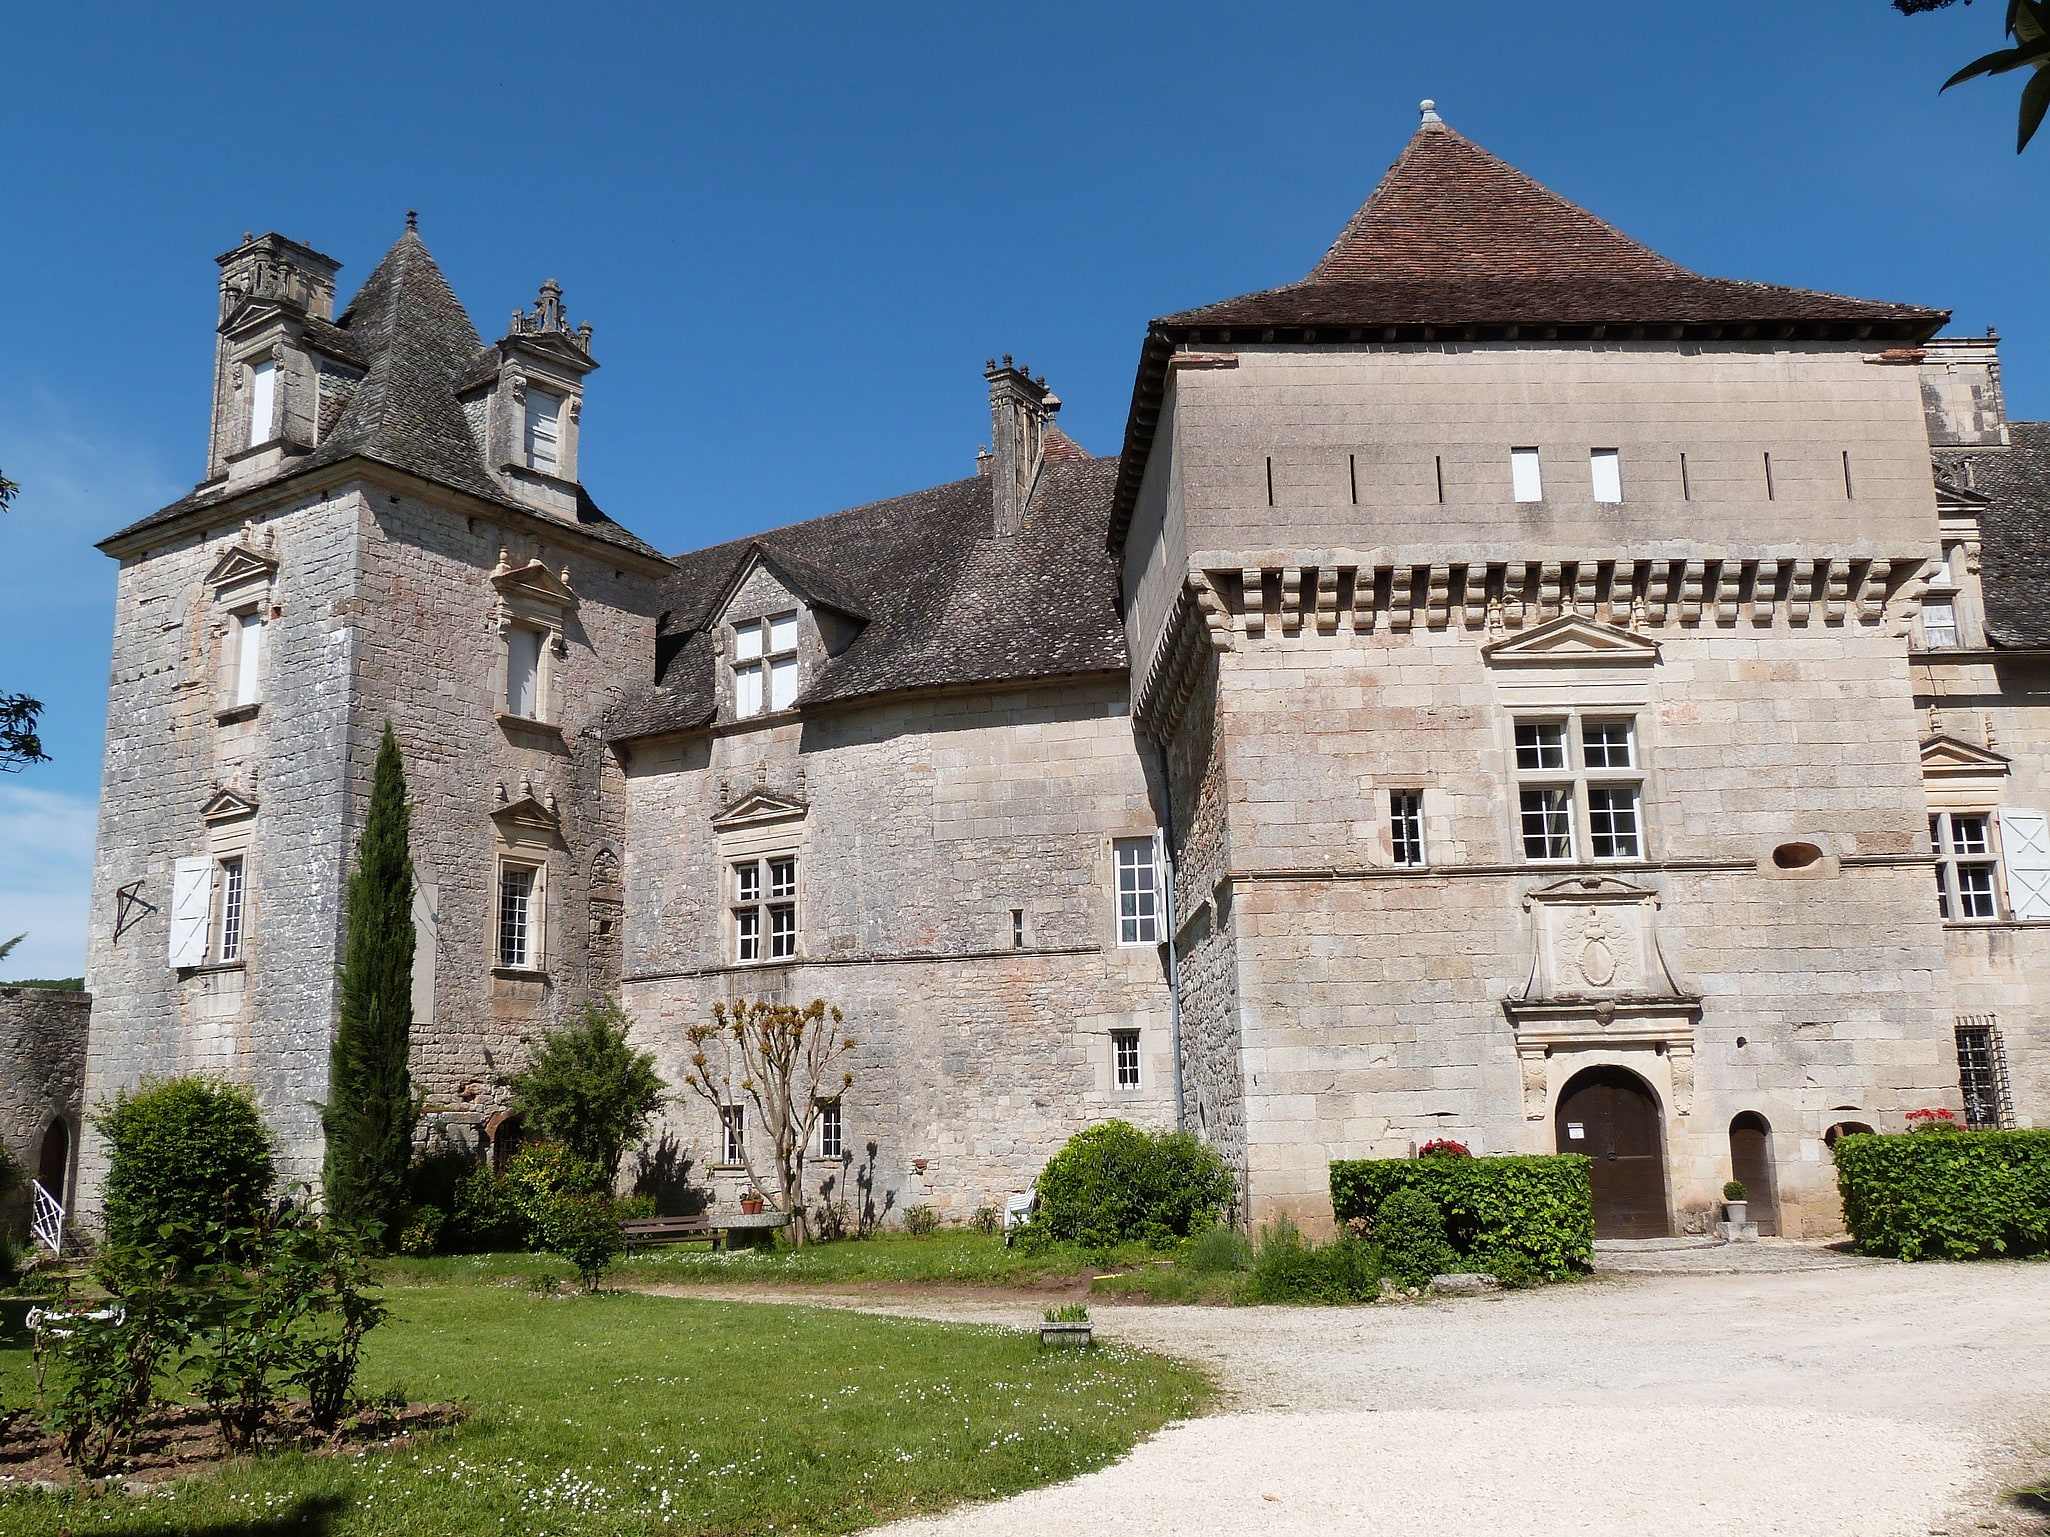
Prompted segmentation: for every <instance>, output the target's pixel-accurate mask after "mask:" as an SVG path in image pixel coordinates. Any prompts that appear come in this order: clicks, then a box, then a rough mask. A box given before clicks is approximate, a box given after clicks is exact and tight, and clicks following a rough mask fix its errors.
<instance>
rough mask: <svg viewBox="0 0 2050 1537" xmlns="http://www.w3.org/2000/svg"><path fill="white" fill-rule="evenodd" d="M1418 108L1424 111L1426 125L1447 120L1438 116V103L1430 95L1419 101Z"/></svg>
mask: <svg viewBox="0 0 2050 1537" xmlns="http://www.w3.org/2000/svg"><path fill="white" fill-rule="evenodd" d="M1417 110H1418V111H1419V112H1421V113H1423V115H1424V125H1425V126H1426V127H1428V126H1429V125H1430V124H1432V123H1443V122H1444V121H1445V119H1443V118H1442V117H1440V116H1438V104H1437V103H1436V102H1435V101H1432V100H1431V98H1430V97H1428V96H1426V97H1425V98H1424V99H1423V100H1422V101H1420V102H1418V103H1417Z"/></svg>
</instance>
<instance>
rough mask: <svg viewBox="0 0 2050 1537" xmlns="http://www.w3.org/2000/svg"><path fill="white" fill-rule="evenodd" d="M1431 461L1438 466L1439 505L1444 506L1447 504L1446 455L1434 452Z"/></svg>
mask: <svg viewBox="0 0 2050 1537" xmlns="http://www.w3.org/2000/svg"><path fill="white" fill-rule="evenodd" d="M1431 463H1432V464H1434V465H1435V466H1437V470H1438V505H1439V506H1441V507H1442V506H1444V505H1445V456H1444V455H1443V454H1433V455H1431Z"/></svg>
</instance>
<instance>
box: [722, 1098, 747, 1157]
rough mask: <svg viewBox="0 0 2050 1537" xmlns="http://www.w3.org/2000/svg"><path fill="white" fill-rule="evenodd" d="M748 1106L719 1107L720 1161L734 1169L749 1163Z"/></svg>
mask: <svg viewBox="0 0 2050 1537" xmlns="http://www.w3.org/2000/svg"><path fill="white" fill-rule="evenodd" d="M746 1137H747V1106H745V1105H721V1106H720V1107H719V1161H720V1162H721V1163H722V1164H725V1165H727V1166H728V1167H732V1166H735V1165H738V1164H742V1163H745V1162H746V1161H747V1152H746V1148H745V1141H746Z"/></svg>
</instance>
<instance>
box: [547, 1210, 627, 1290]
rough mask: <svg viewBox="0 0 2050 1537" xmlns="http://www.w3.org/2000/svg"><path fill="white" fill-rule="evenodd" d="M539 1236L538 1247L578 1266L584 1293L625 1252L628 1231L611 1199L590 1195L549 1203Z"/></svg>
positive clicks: (594, 1287) (594, 1284) (591, 1287)
mask: <svg viewBox="0 0 2050 1537" xmlns="http://www.w3.org/2000/svg"><path fill="white" fill-rule="evenodd" d="M536 1237H537V1239H538V1242H537V1245H536V1247H538V1248H543V1249H546V1250H548V1251H549V1252H550V1253H551V1254H560V1255H561V1256H562V1257H563V1258H564V1259H566V1260H568V1261H569V1262H570V1263H571V1264H572V1265H574V1266H576V1267H577V1276H578V1278H579V1279H581V1280H582V1281H583V1283H584V1290H585V1291H596V1290H597V1289H598V1281H599V1279H600V1278H601V1277H602V1276H603V1275H604V1274H605V1272H606V1271H608V1270H610V1269H611V1268H612V1265H613V1262H614V1261H615V1260H617V1259H618V1258H619V1256H620V1255H621V1254H623V1253H625V1252H626V1229H625V1227H624V1226H623V1225H622V1222H621V1219H620V1215H619V1212H618V1210H617V1209H616V1208H615V1207H614V1205H613V1202H612V1199H611V1197H609V1196H605V1195H599V1194H597V1193H595V1192H594V1193H591V1194H586V1195H564V1196H558V1197H557V1198H556V1199H555V1200H554V1201H552V1202H550V1203H549V1207H548V1211H547V1214H546V1215H545V1216H544V1217H543V1219H542V1221H541V1223H540V1225H539V1229H538V1231H537V1234H536Z"/></svg>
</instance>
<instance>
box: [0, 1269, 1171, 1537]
mask: <svg viewBox="0 0 2050 1537" xmlns="http://www.w3.org/2000/svg"><path fill="white" fill-rule="evenodd" d="M483 1258H495V1257H483ZM507 1258H509V1259H510V1260H513V1261H517V1262H518V1263H519V1265H520V1266H521V1267H524V1268H523V1270H515V1269H512V1268H509V1267H505V1266H488V1265H476V1264H471V1263H470V1262H468V1261H465V1260H460V1259H456V1260H446V1261H442V1260H436V1261H422V1262H415V1263H416V1264H417V1267H418V1270H415V1271H414V1273H410V1274H409V1273H408V1271H409V1270H413V1267H412V1266H400V1265H393V1266H390V1267H387V1268H386V1269H385V1271H384V1280H385V1288H384V1298H385V1301H386V1302H387V1304H388V1305H389V1307H390V1309H391V1316H390V1318H389V1320H388V1321H387V1322H386V1323H385V1325H384V1326H383V1327H382V1328H380V1329H378V1330H377V1331H376V1332H375V1333H374V1334H372V1335H371V1336H370V1337H369V1338H368V1339H367V1340H366V1341H365V1346H364V1360H363V1373H364V1380H365V1382H366V1384H367V1385H369V1387H370V1388H371V1389H372V1396H373V1397H375V1398H388V1397H405V1398H408V1399H422V1400H433V1401H443V1402H455V1403H460V1404H462V1405H463V1406H464V1407H465V1409H466V1410H467V1411H468V1418H467V1419H466V1420H465V1421H464V1422H463V1423H462V1424H460V1425H457V1426H454V1427H452V1428H448V1429H439V1430H432V1431H427V1432H425V1433H421V1432H417V1431H415V1432H402V1433H401V1437H402V1438H401V1439H400V1440H398V1441H397V1443H396V1444H394V1445H392V1446H391V1447H390V1448H389V1449H381V1450H372V1448H371V1446H370V1444H369V1443H367V1442H354V1443H351V1444H350V1446H349V1447H348V1452H349V1454H348V1455H342V1456H325V1455H317V1454H315V1453H313V1452H309V1451H307V1450H304V1449H282V1450H262V1451H260V1452H259V1454H258V1455H256V1456H254V1457H250V1458H244V1459H240V1460H237V1461H231V1462H227V1463H224V1464H222V1465H220V1466H219V1468H218V1469H217V1470H216V1471H214V1472H212V1473H211V1474H210V1475H208V1476H205V1477H198V1478H189V1479H178V1480H175V1481H172V1480H165V1481H162V1482H158V1483H157V1485H156V1492H155V1493H154V1494H153V1495H152V1497H150V1498H148V1499H124V1498H120V1497H118V1496H115V1497H109V1496H107V1495H94V1494H90V1493H87V1492H84V1491H80V1490H70V1489H67V1490H65V1491H62V1492H56V1493H49V1492H42V1493H38V1492H26V1493H21V1494H15V1495H10V1496H6V1497H4V1498H0V1530H4V1531H5V1532H6V1533H7V1534H8V1537H59V1534H60V1533H61V1532H63V1531H66V1530H70V1531H74V1532H84V1531H86V1530H91V1531H93V1532H96V1533H98V1532H106V1533H124V1534H131V1537H139V1534H152V1537H158V1534H164V1533H169V1532H178V1533H181V1534H185V1533H192V1534H196V1537H229V1534H239V1537H246V1534H249V1533H252V1532H272V1531H275V1532H278V1533H285V1532H293V1531H318V1532H322V1533H324V1534H326V1537H382V1534H391V1537H399V1534H404V1537H474V1534H475V1533H477V1532H497V1531H523V1532H542V1531H545V1532H548V1533H550V1534H552V1537H625V1534H629V1533H631V1534H636V1537H638V1534H646V1533H655V1532H660V1533H664V1534H669V1537H693V1534H707V1537H709V1534H715V1533H721V1534H723V1533H733V1532H766V1531H769V1530H771V1529H773V1530H774V1531H775V1532H777V1533H779V1534H784V1533H826V1532H847V1531H854V1530H857V1529H859V1528H862V1527H866V1526H871V1525H874V1524H876V1523H878V1522H882V1521H887V1520H891V1519H894V1518H896V1517H900V1516H908V1515H915V1514H920V1513H929V1512H934V1511H939V1510H944V1509H946V1508H947V1507H949V1506H952V1505H954V1504H957V1503H959V1502H961V1501H963V1500H969V1499H992V1498H1000V1497H1002V1496H1005V1495H1009V1494H1014V1493H1017V1492H1020V1491H1022V1490H1025V1489H1030V1488H1036V1487H1038V1486H1041V1485H1044V1484H1050V1483H1055V1482H1058V1481H1060V1480H1062V1479H1066V1478H1072V1477H1075V1476H1076V1475H1079V1474H1081V1473H1085V1472H1089V1471H1091V1470H1093V1469H1096V1468H1100V1467H1103V1466H1105V1465H1107V1464H1109V1463H1111V1462H1114V1461H1115V1460H1117V1459H1118V1458H1119V1457H1122V1456H1124V1455H1125V1454H1126V1453H1127V1452H1129V1451H1130V1450H1131V1448H1132V1447H1133V1446H1134V1445H1135V1444H1136V1443H1137V1442H1139V1441H1140V1440H1142V1439H1143V1438H1145V1437H1146V1436H1148V1435H1151V1434H1152V1433H1153V1432H1154V1431H1156V1430H1158V1429H1159V1428H1160V1427H1161V1426H1162V1425H1164V1424H1166V1423H1168V1422H1169V1421H1171V1420H1175V1419H1181V1418H1186V1417H1187V1416H1189V1415H1192V1414H1194V1413H1197V1412H1199V1411H1200V1410H1201V1409H1202V1408H1203V1406H1204V1404H1205V1403H1206V1401H1207V1400H1208V1397H1209V1394H1210V1387H1209V1384H1208V1382H1207V1381H1206V1380H1205V1379H1204V1377H1203V1376H1202V1375H1201V1374H1200V1373H1199V1372H1197V1371H1195V1370H1194V1369H1192V1368H1189V1367H1186V1366H1183V1365H1181V1364H1179V1363H1177V1362H1174V1361H1169V1360H1166V1359H1164V1358H1162V1357H1159V1356H1154V1355H1149V1354H1146V1353H1144V1352H1140V1351H1137V1350H1133V1349H1131V1348H1129V1347H1124V1346H1120V1345H1116V1344H1109V1345H1104V1344H1099V1345H1097V1346H1096V1347H1094V1348H1093V1349H1090V1350H1087V1351H1075V1350H1046V1349H1043V1348H1042V1347H1041V1345H1040V1343H1039V1340H1038V1338H1037V1336H1036V1335H1034V1334H1030V1333H1023V1332H1020V1331H1017V1330H997V1329H988V1328H981V1327H973V1326H968V1325H958V1324H937V1323H927V1322H924V1321H919V1320H908V1319H893V1318H880V1317H874V1316H870V1315H867V1314H860V1313H848V1312H841V1311H838V1310H832V1309H812V1308H791V1307H777V1306H763V1305H756V1304H746V1303H727V1302H713V1301H699V1300H696V1299H692V1298H675V1297H648V1296H639V1295H634V1294H629V1293H621V1292H616V1291H599V1292H595V1293H593V1292H587V1291H584V1290H583V1289H582V1288H581V1287H579V1286H578V1285H577V1284H576V1282H575V1280H574V1277H573V1275H572V1273H571V1272H570V1270H569V1268H568V1267H567V1266H566V1265H564V1264H563V1263H562V1262H560V1261H556V1262H554V1263H553V1265H552V1266H551V1265H549V1263H548V1262H546V1261H544V1260H542V1259H541V1258H540V1257H539V1256H509V1257H507ZM433 1267H444V1273H442V1274H438V1275H431V1276H430V1275H426V1274H421V1273H418V1271H424V1270H427V1269H430V1268H433ZM459 1267H462V1268H459ZM536 1278H542V1279H540V1280H539V1281H538V1282H537V1280H536ZM551 1280H552V1281H553V1283H554V1284H553V1285H552V1286H551V1285H549V1284H548V1282H549V1281H551ZM400 1385H403V1387H402V1386H400ZM30 1396H31V1381H30V1363H29V1360H28V1352H27V1351H26V1350H20V1349H0V1405H6V1406H8V1407H10V1408H12V1407H14V1406H17V1405H20V1404H22V1403H24V1402H26V1401H28V1399H29V1398H30ZM358 1454H360V1455H358ZM142 1481H144V1482H154V1480H153V1479H152V1478H151V1477H150V1476H149V1475H144V1478H143V1480H142Z"/></svg>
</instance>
